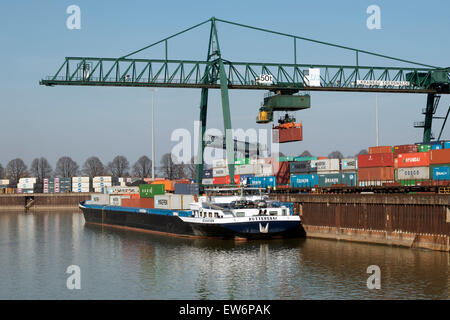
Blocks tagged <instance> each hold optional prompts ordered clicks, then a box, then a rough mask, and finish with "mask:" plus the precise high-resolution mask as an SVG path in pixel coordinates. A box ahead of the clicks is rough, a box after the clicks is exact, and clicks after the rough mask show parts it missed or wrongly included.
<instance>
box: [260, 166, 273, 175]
mask: <svg viewBox="0 0 450 320" xmlns="http://www.w3.org/2000/svg"><path fill="white" fill-rule="evenodd" d="M262 175H263V176H264V177H268V176H273V168H272V165H271V164H263V165H262Z"/></svg>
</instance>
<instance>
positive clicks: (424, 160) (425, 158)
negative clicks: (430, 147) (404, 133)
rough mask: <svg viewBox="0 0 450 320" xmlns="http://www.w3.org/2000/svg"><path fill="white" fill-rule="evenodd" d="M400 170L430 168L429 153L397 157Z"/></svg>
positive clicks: (405, 154) (403, 154)
mask: <svg viewBox="0 0 450 320" xmlns="http://www.w3.org/2000/svg"><path fill="white" fill-rule="evenodd" d="M397 160H398V168H408V167H428V166H429V165H430V153H429V152H416V153H400V154H399V155H398V156H397Z"/></svg>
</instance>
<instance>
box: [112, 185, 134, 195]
mask: <svg viewBox="0 0 450 320" xmlns="http://www.w3.org/2000/svg"><path fill="white" fill-rule="evenodd" d="M106 193H108V194H137V193H139V187H126V186H125V187H121V186H114V187H106Z"/></svg>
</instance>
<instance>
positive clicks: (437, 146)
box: [431, 144, 444, 150]
mask: <svg viewBox="0 0 450 320" xmlns="http://www.w3.org/2000/svg"><path fill="white" fill-rule="evenodd" d="M440 149H444V148H443V147H442V144H433V145H431V150H440Z"/></svg>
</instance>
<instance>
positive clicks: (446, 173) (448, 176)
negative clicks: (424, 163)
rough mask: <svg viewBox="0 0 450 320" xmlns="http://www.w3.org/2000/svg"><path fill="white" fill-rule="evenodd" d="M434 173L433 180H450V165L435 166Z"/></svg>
mask: <svg viewBox="0 0 450 320" xmlns="http://www.w3.org/2000/svg"><path fill="white" fill-rule="evenodd" d="M432 174H433V180H450V167H449V166H442V167H434V168H433V172H432Z"/></svg>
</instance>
